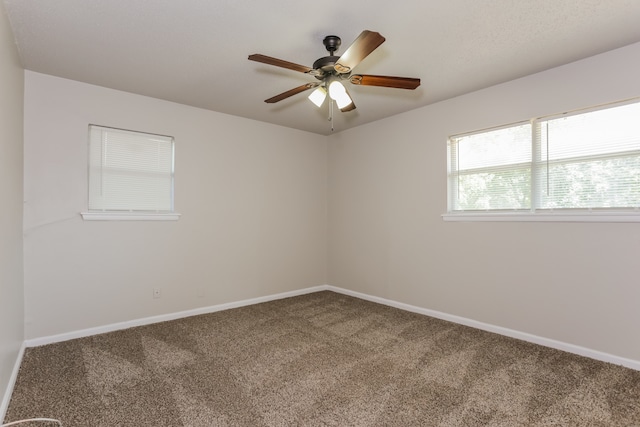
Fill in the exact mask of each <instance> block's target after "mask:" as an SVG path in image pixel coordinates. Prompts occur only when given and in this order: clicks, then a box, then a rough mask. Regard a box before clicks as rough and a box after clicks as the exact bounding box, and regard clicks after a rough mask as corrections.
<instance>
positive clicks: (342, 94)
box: [329, 81, 353, 109]
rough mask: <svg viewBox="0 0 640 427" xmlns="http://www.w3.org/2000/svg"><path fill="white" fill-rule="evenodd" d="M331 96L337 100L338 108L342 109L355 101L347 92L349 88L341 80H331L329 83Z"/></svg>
mask: <svg viewBox="0 0 640 427" xmlns="http://www.w3.org/2000/svg"><path fill="white" fill-rule="evenodd" d="M329 96H330V97H331V99H333V100H334V101H336V104H338V108H340V109H343V108H344V107H346V106H347V105H349V104H351V103H352V102H353V101H352V100H351V97H350V96H349V94H348V93H347V90H346V89H345V88H344V86H343V85H342V83H340V82H339V81H333V82H331V84H330V85H329Z"/></svg>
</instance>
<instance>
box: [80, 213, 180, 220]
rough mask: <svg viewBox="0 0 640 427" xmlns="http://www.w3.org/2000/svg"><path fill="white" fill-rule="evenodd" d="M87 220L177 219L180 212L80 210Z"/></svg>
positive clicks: (83, 217)
mask: <svg viewBox="0 0 640 427" xmlns="http://www.w3.org/2000/svg"><path fill="white" fill-rule="evenodd" d="M80 215H82V219H83V220H85V221H177V220H179V219H180V214H179V213H133V212H126V213H125V212H123V213H120V212H80Z"/></svg>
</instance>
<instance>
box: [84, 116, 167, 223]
mask: <svg viewBox="0 0 640 427" xmlns="http://www.w3.org/2000/svg"><path fill="white" fill-rule="evenodd" d="M173 183H174V140H173V138H172V137H170V136H162V135H154V134H148V133H142V132H134V131H128V130H122V129H114V128H108V127H102V126H95V125H90V126H89V206H88V207H89V213H90V214H91V213H115V214H118V213H120V214H122V213H129V214H170V213H173V212H174V207H173ZM83 216H84V215H83ZM101 219H103V218H101Z"/></svg>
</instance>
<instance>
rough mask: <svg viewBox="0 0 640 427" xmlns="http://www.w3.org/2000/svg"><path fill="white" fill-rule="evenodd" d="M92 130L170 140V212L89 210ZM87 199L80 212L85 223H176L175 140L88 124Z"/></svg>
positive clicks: (147, 133) (177, 214)
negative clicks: (83, 209)
mask: <svg viewBox="0 0 640 427" xmlns="http://www.w3.org/2000/svg"><path fill="white" fill-rule="evenodd" d="M93 128H97V129H105V130H113V131H116V132H118V131H119V132H125V133H130V134H140V135H141V136H143V137H161V138H166V139H168V140H170V143H171V186H170V187H171V188H170V190H169V191H170V195H169V197H170V210H167V211H164V210H163V211H152V210H136V209H129V210H126V209H111V210H110V209H103V210H100V209H90V208H89V198H90V191H91V158H90V157H91V144H92V140H91V132H92V129H93ZM87 149H88V152H87V158H88V162H87V199H86V203H87V204H86V205H85V207H86V210H85V211H83V212H80V215H81V216H82V219H83V220H87V221H112V220H115V221H177V220H178V219H179V218H180V214H179V213H177V212H176V211H175V205H174V191H175V138H174V137H172V136H168V135H161V134H156V133H150V132H142V131H136V130H130V129H122V128H116V127H110V126H103V125H96V124H89V125H88V138H87Z"/></svg>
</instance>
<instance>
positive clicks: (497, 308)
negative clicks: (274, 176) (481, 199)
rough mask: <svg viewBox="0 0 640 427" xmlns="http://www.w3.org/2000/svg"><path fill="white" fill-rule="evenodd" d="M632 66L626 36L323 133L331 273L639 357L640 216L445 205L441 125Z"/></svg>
mask: <svg viewBox="0 0 640 427" xmlns="http://www.w3.org/2000/svg"><path fill="white" fill-rule="evenodd" d="M428 72H429V71H428V70H425V76H423V77H424V79H423V82H424V83H425V84H426V87H425V88H424V89H425V90H427V91H428V90H429V87H428V81H429V80H428ZM638 76H640V44H634V45H630V46H628V47H625V48H622V49H619V50H615V51H611V52H608V53H605V54H602V55H598V56H596V57H592V58H589V59H586V60H583V61H579V62H576V63H572V64H569V65H566V66H563V67H559V68H556V69H552V70H548V71H545V72H542V73H539V74H535V75H532V76H528V77H526V78H522V79H519V80H516V81H512V82H510V83H506V84H502V85H499V86H495V87H491V88H488V89H485V90H482V91H479V92H475V93H471V94H468V95H464V96H461V97H458V98H455V99H451V100H448V101H445V102H441V103H438V104H435V105H431V106H427V107H425V108H422V109H419V110H414V111H411V112H409V113H406V114H403V115H399V116H395V117H392V118H389V119H386V120H382V121H378V122H375V123H373V124H370V125H367V126H361V127H358V128H355V129H352V130H350V131H346V132H341V133H339V134H337V135H334V136H332V137H331V138H330V144H329V230H330V239H329V283H330V284H332V285H335V286H339V287H343V288H347V289H350V290H353V291H357V292H362V293H365V294H369V295H373V296H377V297H381V298H387V299H391V300H395V301H398V302H403V303H407V304H411V305H414V306H418V307H422V308H427V309H431V310H436V311H440V312H444V313H448V314H451V315H457V316H461V317H464V318H468V319H473V320H476V321H479V322H485V323H489V324H492V325H496V326H501V327H505V328H509V329H512V330H516V331H520V332H525V333H529V334H534V335H537V336H539V337H544V338H548V339H554V340H559V341H562V342H564V343H568V344H573V345H578V346H581V347H585V348H587V349H592V350H596V351H601V352H605V353H609V354H612V355H616V356H618V357H624V358H629V359H633V360H636V361H640V339H638V327H639V326H640V309H639V308H638V302H639V301H640V280H639V274H638V259H639V256H640V224H638V223H625V224H614V223H524V222H523V223H513V222H511V223H504V222H503V223H495V222H493V223H486V222H484V223H452V222H443V220H442V218H441V214H443V213H444V212H445V211H446V208H447V205H446V201H447V197H446V174H447V172H446V140H447V136H448V135H451V134H457V133H461V132H466V131H472V130H477V129H482V128H486V127H490V126H495V125H501V124H506V123H510V122H514V121H518V120H523V119H529V118H531V117H535V116H539V115H545V114H551V113H558V112H562V111H567V110H570V109H576V108H580V107H586V106H590V105H595V104H600V103H605V102H609V101H615V100H620V99H625V98H630V97H634V96H640V79H639V78H638Z"/></svg>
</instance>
